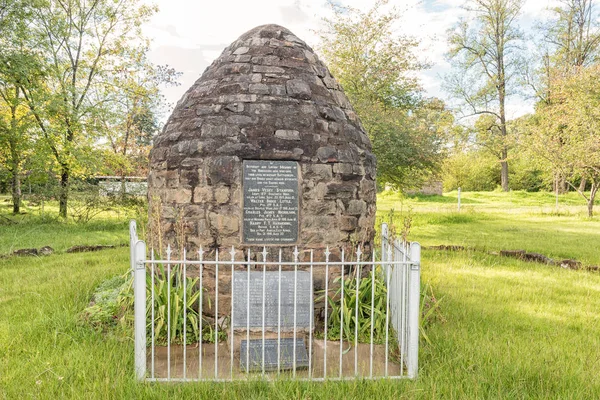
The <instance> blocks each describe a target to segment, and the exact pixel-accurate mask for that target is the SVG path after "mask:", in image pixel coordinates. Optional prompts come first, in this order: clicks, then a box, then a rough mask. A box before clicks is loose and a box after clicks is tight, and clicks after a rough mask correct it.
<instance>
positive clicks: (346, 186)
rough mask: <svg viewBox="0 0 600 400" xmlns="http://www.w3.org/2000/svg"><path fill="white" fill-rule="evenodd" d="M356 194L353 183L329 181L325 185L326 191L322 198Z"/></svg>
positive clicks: (346, 196)
mask: <svg viewBox="0 0 600 400" xmlns="http://www.w3.org/2000/svg"><path fill="white" fill-rule="evenodd" d="M355 194H356V185H354V184H353V183H346V182H342V183H330V184H328V185H327V193H326V194H325V196H324V198H325V199H327V200H335V199H345V200H349V199H352V198H354V195H355Z"/></svg>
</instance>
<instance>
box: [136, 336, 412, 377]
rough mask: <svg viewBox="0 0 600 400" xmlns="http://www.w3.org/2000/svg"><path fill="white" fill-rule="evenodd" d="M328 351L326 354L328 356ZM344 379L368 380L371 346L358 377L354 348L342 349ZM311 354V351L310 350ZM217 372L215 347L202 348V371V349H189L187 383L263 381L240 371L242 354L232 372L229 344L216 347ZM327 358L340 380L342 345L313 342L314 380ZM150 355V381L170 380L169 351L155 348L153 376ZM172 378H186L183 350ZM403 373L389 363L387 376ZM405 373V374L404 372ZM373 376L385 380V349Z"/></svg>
mask: <svg viewBox="0 0 600 400" xmlns="http://www.w3.org/2000/svg"><path fill="white" fill-rule="evenodd" d="M325 347H327V352H325ZM342 347H343V348H342V373H341V376H342V377H354V376H359V377H369V376H370V367H371V363H370V345H369V344H359V345H358V358H357V364H356V365H357V369H358V371H357V374H355V367H354V366H355V354H356V353H355V348H354V346H353V345H350V344H349V343H347V342H344V343H343V346H342ZM307 350H308V349H307ZM217 354H218V357H217V358H216V365H217V368H216V372H215V345H214V344H212V343H203V344H202V367H200V363H199V359H200V357H199V355H200V348H199V346H198V344H195V345H188V346H186V368H185V370H186V371H185V377H186V378H187V379H198V378H200V379H208V380H210V379H231V377H232V376H233V378H234V379H245V378H246V376H248V377H251V378H252V377H260V375H261V374H260V372H258V373H250V374H246V373H245V372H243V371H242V370H241V369H240V359H239V351H238V352H237V354H235V353H234V357H233V368H231V353H230V352H229V345H228V343H225V342H223V343H219V344H218V346H217ZM325 354H327V375H326V377H327V378H338V377H339V376H340V358H339V357H340V342H339V341H330V340H327V341H323V340H313V346H312V360H311V362H312V375H311V376H312V377H313V378H323V377H324V373H323V372H324V364H325ZM147 355H148V364H147V365H148V373H147V376H148V377H149V378H159V379H164V378H167V377H168V373H169V371H168V366H169V363H168V360H167V348H166V347H162V346H157V347H155V354H154V375H152V352H151V349H150V348H148V349H147ZM170 366H171V368H170V377H171V378H172V379H182V378H183V377H184V368H183V366H184V364H183V346H180V345H177V346H176V345H173V346H171V359H170ZM400 373H401V369H400V365H399V363H398V362H396V361H391V360H389V359H388V373H387V376H399V375H400ZM404 373H406V372H404ZM281 374H282V375H289V376H291V375H292V371H282V372H281ZM265 375H266V376H267V377H276V376H277V373H276V372H271V373H266V374H265ZM373 376H374V377H384V376H386V374H385V346H384V345H374V346H373ZM308 377H309V371H308V370H306V369H303V370H297V371H296V378H308Z"/></svg>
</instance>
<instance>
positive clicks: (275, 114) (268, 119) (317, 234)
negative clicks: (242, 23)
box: [148, 25, 376, 290]
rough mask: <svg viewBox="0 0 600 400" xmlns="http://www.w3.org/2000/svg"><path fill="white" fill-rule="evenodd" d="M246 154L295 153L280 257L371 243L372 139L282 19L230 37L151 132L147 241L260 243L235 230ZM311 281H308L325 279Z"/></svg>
mask: <svg viewBox="0 0 600 400" xmlns="http://www.w3.org/2000/svg"><path fill="white" fill-rule="evenodd" d="M243 160H286V161H297V162H298V165H299V221H298V241H297V243H295V244H294V245H292V246H288V249H287V250H288V253H287V254H288V257H287V259H288V260H289V259H290V258H289V254H290V252H291V250H290V249H293V247H294V246H295V245H297V246H298V248H299V249H300V250H301V251H302V254H301V259H305V260H306V259H307V254H308V251H309V250H310V249H316V251H317V252H319V257H322V253H323V250H324V249H325V247H326V246H329V247H330V249H331V251H332V253H333V254H332V256H331V258H330V259H331V260H333V261H335V260H336V259H339V251H340V249H341V248H345V249H346V252H347V254H349V256H353V254H354V253H353V251H355V250H356V247H357V246H358V245H360V246H361V247H362V250H363V253H365V254H370V251H371V249H372V246H373V238H374V232H375V231H374V221H375V196H376V184H375V169H376V160H375V157H374V155H373V154H372V152H371V143H370V141H369V138H368V137H367V135H366V133H365V131H364V128H363V127H362V125H361V123H360V121H359V119H358V117H357V115H356V113H355V112H354V110H353V108H352V106H351V105H350V102H349V101H348V98H347V97H346V95H345V94H344V92H343V90H342V88H341V87H340V85H339V84H338V83H337V82H336V80H335V79H334V78H333V77H332V75H331V73H330V72H329V70H328V69H327V67H326V66H325V65H324V64H323V62H321V61H320V60H319V59H318V57H317V56H316V55H315V53H314V52H313V50H312V49H311V48H310V47H309V46H307V45H306V43H304V42H303V41H302V40H300V39H299V38H298V37H296V36H295V35H294V34H293V33H291V32H290V31H289V30H287V29H285V28H283V27H281V26H277V25H264V26H259V27H256V28H254V29H252V30H250V31H248V32H247V33H245V34H243V35H242V36H241V37H240V38H239V39H237V40H236V41H235V42H233V43H232V44H231V45H230V46H229V47H227V48H226V49H225V50H224V51H223V53H222V54H221V55H220V56H219V58H217V59H216V60H215V61H214V62H213V63H212V64H211V65H210V66H209V67H208V68H207V69H206V70H205V71H204V73H203V74H202V76H201V77H200V79H198V80H197V81H196V83H194V84H193V85H192V87H190V88H189V89H188V91H187V92H186V93H185V94H184V96H183V97H182V98H181V100H180V101H179V102H178V103H177V106H176V107H175V109H174V111H173V113H172V114H171V116H170V118H169V120H168V122H167V123H166V125H165V127H164V129H163V131H162V133H161V134H159V135H158V137H157V138H156V140H155V141H154V147H153V149H152V151H151V153H150V173H149V179H148V197H149V204H150V211H149V213H150V226H151V229H150V236H151V237H150V238H149V241H150V242H151V244H153V247H154V248H155V249H158V247H159V245H160V246H161V247H162V248H163V249H164V247H166V245H167V244H170V245H171V246H172V247H173V248H175V249H182V248H184V247H185V248H186V249H187V251H188V254H194V250H197V249H198V248H199V247H200V246H202V247H203V249H204V250H213V251H214V249H217V248H219V249H220V252H222V254H224V255H225V256H226V257H229V255H228V252H229V251H230V249H231V246H235V248H236V250H237V251H238V252H239V253H238V256H237V257H239V259H243V257H244V256H243V255H242V254H243V252H244V251H245V250H246V249H247V248H248V247H252V251H253V252H254V254H256V253H257V252H259V251H261V250H262V246H259V247H257V246H250V245H248V244H245V243H243V241H242V229H243V223H242V211H243V204H242V197H243V187H242V162H243ZM279 247H280V246H278V247H276V248H273V249H276V250H277V251H278V249H279ZM273 251H275V250H273ZM223 252H225V253H223ZM273 254H274V253H273ZM315 255H316V253H315ZM270 257H271V256H270ZM316 258H317V257H316V256H315V259H316ZM258 259H259V260H260V258H258ZM225 279H227V278H225ZM318 280H319V279H318V277H317V276H315V289H316V288H317V286H322V285H321V284H318V283H317V281H318ZM321 283H322V280H321ZM223 284H224V289H225V290H228V289H229V286H228V285H227V282H223Z"/></svg>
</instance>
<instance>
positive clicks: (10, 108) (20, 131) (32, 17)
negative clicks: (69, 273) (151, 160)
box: [0, 0, 177, 217]
mask: <svg viewBox="0 0 600 400" xmlns="http://www.w3.org/2000/svg"><path fill="white" fill-rule="evenodd" d="M155 12H156V8H155V7H152V6H147V5H145V4H144V3H142V2H139V1H137V0H115V1H112V0H91V1H78V0H1V1H0V189H1V190H2V191H3V192H4V191H8V192H10V193H11V195H12V203H13V212H14V213H18V212H19V211H20V205H21V198H22V194H23V192H24V191H25V192H26V193H30V192H31V193H35V194H37V195H39V196H43V197H46V198H52V199H56V200H58V202H59V214H60V216H62V217H66V216H67V213H68V210H69V198H70V197H71V194H72V193H74V192H78V191H80V190H75V189H81V186H82V184H85V183H86V182H88V183H89V179H88V178H90V177H93V176H98V175H116V176H121V177H124V176H126V175H146V168H147V156H148V150H149V147H150V145H151V143H152V137H153V136H154V135H155V134H156V133H157V131H158V129H159V117H160V114H161V112H162V109H163V107H164V100H163V97H162V96H161V95H160V91H159V89H160V86H161V85H166V84H174V83H175V79H176V78H177V73H176V72H175V71H174V70H173V69H171V68H169V67H167V66H157V65H153V64H152V63H150V62H149V61H148V58H147V53H148V40H147V39H146V38H144V37H143V35H142V32H141V26H142V24H143V23H145V22H146V21H148V19H149V18H150V16H151V15H152V14H153V13H155ZM74 184H75V185H76V186H78V187H77V188H75V187H73V185H74Z"/></svg>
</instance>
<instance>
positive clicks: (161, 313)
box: [146, 264, 227, 345]
mask: <svg viewBox="0 0 600 400" xmlns="http://www.w3.org/2000/svg"><path fill="white" fill-rule="evenodd" d="M184 279H185V280H184ZM146 281H147V282H146V288H147V304H148V307H147V316H146V320H147V321H148V325H147V332H148V335H149V336H148V337H150V335H151V330H152V326H153V325H154V340H155V343H156V344H157V345H164V344H167V342H168V340H169V327H170V340H171V343H175V344H183V342H184V329H185V342H186V344H190V343H196V342H198V341H199V340H200V329H202V341H203V342H213V343H214V341H215V330H214V329H215V325H214V321H209V320H207V319H206V317H205V316H203V317H202V323H201V324H200V314H199V312H198V310H199V307H198V306H199V304H200V303H201V302H204V301H206V303H207V304H208V308H209V309H210V308H211V300H210V297H209V296H208V294H207V293H206V289H205V288H204V289H203V291H202V296H203V298H202V299H200V295H201V292H200V290H199V286H200V285H199V278H190V277H185V278H184V275H183V271H182V268H181V266H180V265H179V264H175V265H173V266H172V267H171V270H170V272H169V271H168V269H166V268H165V267H164V266H163V265H160V264H159V266H158V268H157V271H156V273H155V276H154V302H153V304H154V322H153V321H152V305H151V304H152V277H151V276H147V278H146ZM169 299H170V304H169ZM169 317H170V320H169ZM225 323H226V321H221V323H220V326H218V332H217V339H218V341H222V340H225V338H226V337H227V334H226V332H225V329H226V328H225V327H224V324H225Z"/></svg>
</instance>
